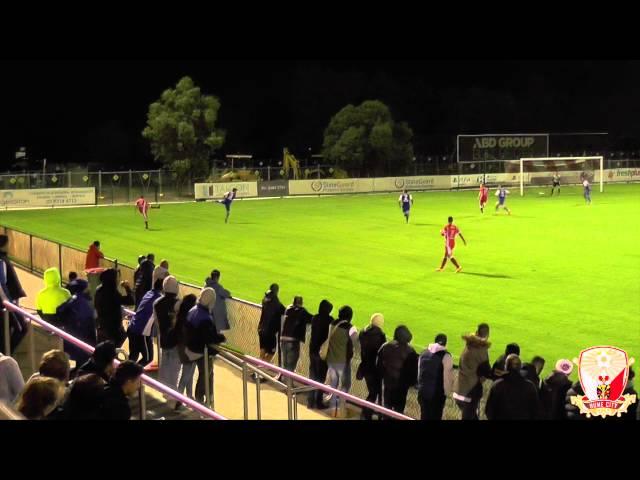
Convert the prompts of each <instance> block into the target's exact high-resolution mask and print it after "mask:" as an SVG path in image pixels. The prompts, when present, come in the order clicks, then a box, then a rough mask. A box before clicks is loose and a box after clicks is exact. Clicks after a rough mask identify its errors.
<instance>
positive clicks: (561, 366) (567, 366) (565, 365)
mask: <svg viewBox="0 0 640 480" xmlns="http://www.w3.org/2000/svg"><path fill="white" fill-rule="evenodd" d="M556 371H557V372H561V373H564V374H565V375H571V372H572V371H573V364H572V363H571V362H570V361H569V360H567V359H566V358H561V359H560V360H558V361H557V362H556Z"/></svg>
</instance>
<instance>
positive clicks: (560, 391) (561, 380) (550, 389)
mask: <svg viewBox="0 0 640 480" xmlns="http://www.w3.org/2000/svg"><path fill="white" fill-rule="evenodd" d="M570 388H571V380H569V378H568V377H567V376H566V375H565V374H564V373H561V372H553V373H552V374H551V375H549V376H548V377H547V378H546V379H545V380H544V382H542V391H541V392H540V401H541V403H542V411H543V414H544V418H545V419H547V420H564V419H565V418H566V415H565V410H564V402H565V397H566V395H567V390H569V389H570Z"/></svg>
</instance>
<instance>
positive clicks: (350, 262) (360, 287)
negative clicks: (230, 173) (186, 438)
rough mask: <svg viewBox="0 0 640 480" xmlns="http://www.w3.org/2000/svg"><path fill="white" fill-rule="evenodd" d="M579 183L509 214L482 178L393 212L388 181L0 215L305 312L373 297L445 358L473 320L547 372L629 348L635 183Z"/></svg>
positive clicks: (637, 303)
mask: <svg viewBox="0 0 640 480" xmlns="http://www.w3.org/2000/svg"><path fill="white" fill-rule="evenodd" d="M594 190H596V191H594V193H593V204H592V205H591V206H586V205H585V204H584V201H583V199H582V196H581V189H580V188H578V187H563V188H562V193H561V195H560V196H559V197H556V196H554V197H553V198H550V197H549V189H548V188H544V189H537V188H532V189H528V190H527V195H526V196H525V197H523V198H521V197H520V196H519V195H518V192H517V189H512V190H511V195H510V197H509V198H508V200H507V205H508V206H509V207H510V208H511V209H512V212H513V215H511V216H507V215H506V213H504V212H503V211H500V212H499V214H495V212H494V210H493V205H494V204H495V200H496V199H495V197H494V193H495V191H494V190H492V191H491V192H490V201H489V208H488V209H487V210H486V211H485V213H484V215H482V214H481V213H480V212H479V209H478V206H477V200H476V198H477V192H476V191H475V190H474V191H464V192H426V193H415V194H414V199H415V204H414V207H413V209H412V213H411V219H410V223H409V224H408V225H405V222H404V217H403V216H402V212H401V210H400V208H399V206H398V201H397V199H398V194H380V195H359V196H358V195H353V196H351V195H349V196H332V197H322V198H317V197H313V198H311V197H310V198H291V199H270V200H264V201H252V200H237V201H236V202H234V204H233V207H232V212H231V219H230V223H229V224H225V223H224V214H225V212H224V207H223V206H222V205H219V204H216V203H211V202H207V203H188V204H175V205H169V204H167V205H162V207H161V208H160V209H159V210H156V209H153V210H151V211H150V227H151V229H150V230H149V231H145V230H144V225H143V222H142V219H141V217H140V215H139V214H137V213H134V209H133V207H130V206H129V207H108V208H107V207H105V208H79V209H57V210H51V209H48V210H38V211H36V210H33V211H8V212H1V213H0V223H3V224H5V225H7V226H13V227H15V228H17V229H21V230H24V231H28V232H31V233H34V234H40V235H43V236H46V237H48V238H51V239H54V240H58V241H61V242H64V243H67V244H70V245H74V246H78V247H82V248H86V247H87V245H89V243H90V242H91V241H93V240H95V239H99V240H100V241H101V242H102V249H103V251H104V252H105V254H106V255H107V256H110V257H116V258H118V259H119V260H120V261H121V262H123V263H128V264H130V265H133V264H134V263H135V261H136V258H137V256H138V254H142V253H147V252H149V251H151V252H154V253H155V254H156V259H158V260H159V259H161V258H167V259H168V260H169V262H170V267H171V268H170V270H171V272H172V273H173V274H175V275H176V276H177V277H178V279H179V280H182V281H185V282H190V283H196V284H198V285H200V284H202V283H203V281H204V279H205V277H206V276H207V275H208V274H209V272H210V271H211V270H212V269H213V268H218V269H219V270H221V272H222V283H223V285H224V286H225V287H226V288H228V289H229V290H231V292H232V294H233V295H234V296H236V297H240V298H244V299H247V300H250V301H254V302H259V301H260V299H261V297H262V294H263V292H264V291H265V290H266V289H267V287H268V285H269V284H270V283H272V282H277V283H279V284H280V288H281V299H282V301H283V303H285V304H288V303H289V302H290V301H291V300H292V298H293V296H294V295H302V296H303V297H304V301H305V305H306V307H307V308H308V309H309V310H310V311H311V312H313V313H315V312H316V311H317V306H318V303H319V302H320V300H322V299H323V298H328V299H329V300H330V301H331V302H332V303H333V304H334V307H335V310H334V315H335V314H337V309H338V307H340V306H341V305H344V304H349V305H351V306H352V307H353V309H354V313H355V323H356V325H357V326H359V327H363V326H365V325H366V324H367V323H368V319H369V317H370V315H371V314H372V313H374V312H378V311H379V312H382V313H383V314H384V315H385V319H386V323H385V330H386V332H387V335H388V336H391V335H392V332H393V328H394V327H395V326H397V325H399V324H406V325H408V326H409V328H410V329H411V331H412V332H413V338H414V340H413V343H414V345H415V346H416V347H417V348H419V349H421V348H422V347H424V346H425V345H426V344H428V343H430V342H431V341H432V340H433V337H434V336H435V335H436V334H437V333H439V332H444V333H446V334H447V335H448V336H449V349H450V350H451V351H452V353H453V354H454V357H456V358H457V357H458V356H459V354H460V352H461V350H462V346H463V344H462V340H461V338H460V336H461V335H462V334H463V333H466V332H470V331H472V330H473V329H474V327H475V326H476V325H477V324H478V323H480V322H488V323H489V324H490V325H491V340H492V343H493V346H492V349H491V351H490V354H491V359H492V361H493V359H495V358H496V357H497V356H498V355H499V354H501V353H502V352H503V351H504V347H505V345H506V344H507V343H509V342H518V343H519V344H520V347H521V351H522V356H523V358H524V360H526V361H529V360H530V359H531V357H532V356H534V355H542V356H543V357H545V359H546V360H547V366H546V368H545V372H548V371H550V369H551V368H553V365H554V364H555V361H556V360H557V359H558V358H569V359H573V358H575V357H577V356H578V354H579V352H580V350H581V349H583V348H586V347H590V346H594V345H599V344H612V345H615V346H618V347H620V348H623V349H626V350H627V351H628V352H629V354H630V355H631V356H634V357H637V356H638V355H640V348H639V347H640V253H639V248H638V239H639V237H640V235H639V234H640V185H612V186H607V187H606V191H605V193H603V194H600V193H599V192H598V191H597V187H596V188H594ZM539 192H544V195H540V194H539ZM449 215H452V216H453V217H454V221H455V223H456V224H457V225H458V226H459V228H460V229H461V231H462V233H463V235H464V236H465V238H466V239H467V241H468V246H466V247H465V246H464V245H463V244H462V242H461V241H460V240H458V242H457V244H458V246H457V248H456V254H455V256H456V257H457V259H458V261H459V262H460V263H461V265H462V267H463V272H462V273H459V274H456V273H454V268H453V266H452V265H451V264H449V265H447V268H446V271H445V272H442V273H437V272H436V271H435V269H436V267H438V266H439V263H440V260H441V258H442V254H443V250H444V241H443V238H442V237H441V236H440V229H441V228H442V227H443V226H444V224H445V223H446V219H447V216H449ZM65 273H66V272H65Z"/></svg>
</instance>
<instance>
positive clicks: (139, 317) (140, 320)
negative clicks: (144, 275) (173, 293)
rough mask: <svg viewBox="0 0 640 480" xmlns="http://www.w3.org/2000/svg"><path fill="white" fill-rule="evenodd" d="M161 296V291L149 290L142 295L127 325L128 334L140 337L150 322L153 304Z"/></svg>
mask: <svg viewBox="0 0 640 480" xmlns="http://www.w3.org/2000/svg"><path fill="white" fill-rule="evenodd" d="M161 295H162V291H161V290H149V291H148V292H147V293H145V294H144V297H142V300H141V301H140V304H139V305H138V309H137V310H136V314H135V315H134V316H133V318H132V319H131V323H130V324H129V330H128V331H129V332H131V333H133V334H135V335H142V333H143V332H144V329H145V327H146V326H147V323H148V322H150V321H151V317H152V315H153V302H155V301H156V300H157V299H158V298H160V296H161ZM154 331H155V329H154Z"/></svg>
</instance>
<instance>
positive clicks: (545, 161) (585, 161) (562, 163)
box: [520, 156, 604, 197]
mask: <svg viewBox="0 0 640 480" xmlns="http://www.w3.org/2000/svg"><path fill="white" fill-rule="evenodd" d="M525 162H532V163H537V164H539V165H543V166H545V167H546V166H549V167H550V168H551V170H547V171H546V172H543V173H542V174H541V175H536V173H530V174H529V177H527V178H528V180H527V183H528V184H535V181H534V180H536V179H545V178H549V180H550V177H549V173H551V172H553V173H560V174H561V179H562V177H563V175H562V174H564V176H565V177H567V176H568V177H569V178H571V179H573V181H569V184H571V183H574V184H578V183H581V182H582V180H581V179H582V178H583V175H584V173H585V169H584V168H582V172H581V173H580V174H577V173H576V170H575V167H576V166H588V165H590V164H591V165H593V164H594V163H595V165H597V167H596V168H597V169H599V173H598V177H599V179H597V177H596V176H595V175H593V177H594V178H593V182H594V183H595V181H596V180H599V183H600V193H602V192H604V157H603V156H589V157H580V156H576V157H531V158H521V159H520V196H521V197H522V196H524V187H525V168H524V165H525ZM568 165H571V167H568ZM596 168H593V169H587V170H589V171H595V170H596ZM545 173H546V175H545ZM579 179H580V180H579ZM578 180H579V181H578Z"/></svg>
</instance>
